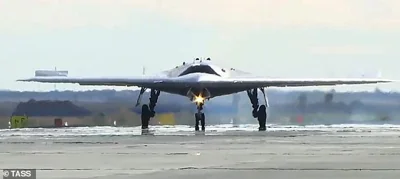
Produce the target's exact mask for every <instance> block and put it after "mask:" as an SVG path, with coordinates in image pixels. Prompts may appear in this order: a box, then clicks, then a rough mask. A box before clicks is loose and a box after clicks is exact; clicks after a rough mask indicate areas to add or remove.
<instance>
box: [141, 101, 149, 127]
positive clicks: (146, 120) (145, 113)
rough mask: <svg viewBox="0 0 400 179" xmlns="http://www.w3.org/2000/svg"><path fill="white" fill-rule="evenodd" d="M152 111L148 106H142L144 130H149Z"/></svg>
mask: <svg viewBox="0 0 400 179" xmlns="http://www.w3.org/2000/svg"><path fill="white" fill-rule="evenodd" d="M150 114H151V113H150V109H149V106H148V105H147V104H143V105H142V114H141V119H142V129H148V128H149V121H150Z"/></svg>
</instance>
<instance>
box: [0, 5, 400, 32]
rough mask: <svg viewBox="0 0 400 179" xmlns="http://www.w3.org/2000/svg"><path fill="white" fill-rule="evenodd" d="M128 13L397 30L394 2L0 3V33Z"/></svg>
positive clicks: (399, 20) (399, 8)
mask: <svg viewBox="0 0 400 179" xmlns="http://www.w3.org/2000/svg"><path fill="white" fill-rule="evenodd" d="M134 12H145V13H151V14H155V15H159V16H162V17H166V18H171V19H174V20H177V21H180V22H184V23H193V24H209V25H216V26H222V27H246V26H249V27H312V26H323V27H345V28H372V29H377V28H379V29H392V28H399V27H400V1H398V0H334V1H319V0H295V1H293V0H279V1H277V0H248V1H243V0H218V1H215V0H202V1H195V0H145V1H143V0H118V1H114V0H84V1H82V0H31V1H24V0H12V1H7V0H0V21H1V22H2V23H1V24H0V27H1V28H3V29H4V28H7V29H10V30H12V29H18V28H22V29H24V28H32V27H46V28H72V27H79V26H102V27H114V26H119V25H126V24H130V23H134V22H132V19H131V17H132V15H133V13H134ZM19 30H21V29H19Z"/></svg>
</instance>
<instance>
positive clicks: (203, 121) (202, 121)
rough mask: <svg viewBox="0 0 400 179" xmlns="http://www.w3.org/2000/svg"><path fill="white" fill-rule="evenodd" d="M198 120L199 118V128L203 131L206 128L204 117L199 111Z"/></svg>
mask: <svg viewBox="0 0 400 179" xmlns="http://www.w3.org/2000/svg"><path fill="white" fill-rule="evenodd" d="M200 120H201V130H202V131H205V130H206V117H205V115H204V113H201V115H200Z"/></svg>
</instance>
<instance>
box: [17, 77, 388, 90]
mask: <svg viewBox="0 0 400 179" xmlns="http://www.w3.org/2000/svg"><path fill="white" fill-rule="evenodd" d="M17 81H28V82H42V83H77V84H80V85H101V86H137V87H145V88H157V87H161V88H165V87H173V88H176V87H188V86H192V87H195V86H199V87H201V86H202V87H222V88H246V89H251V88H261V87H300V86H332V85H346V84H373V83H387V82H393V80H387V79H374V78H327V79H325V78H321V79H301V78H300V79H289V78H260V77H245V78H241V77H229V78H215V77H211V78H207V77H206V78H198V79H185V78H180V77H176V78H171V77H163V76H160V77H158V76H139V77H126V78H124V77H104V78H101V77H97V78H89V77H85V78H79V77H33V78H29V79H21V80H17Z"/></svg>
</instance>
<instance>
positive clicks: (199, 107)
mask: <svg viewBox="0 0 400 179" xmlns="http://www.w3.org/2000/svg"><path fill="white" fill-rule="evenodd" d="M203 105H204V104H203V103H197V113H196V114H194V118H195V126H194V129H195V131H199V123H201V131H205V130H206V127H205V126H206V117H205V115H204V113H203V112H202V110H203Z"/></svg>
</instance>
